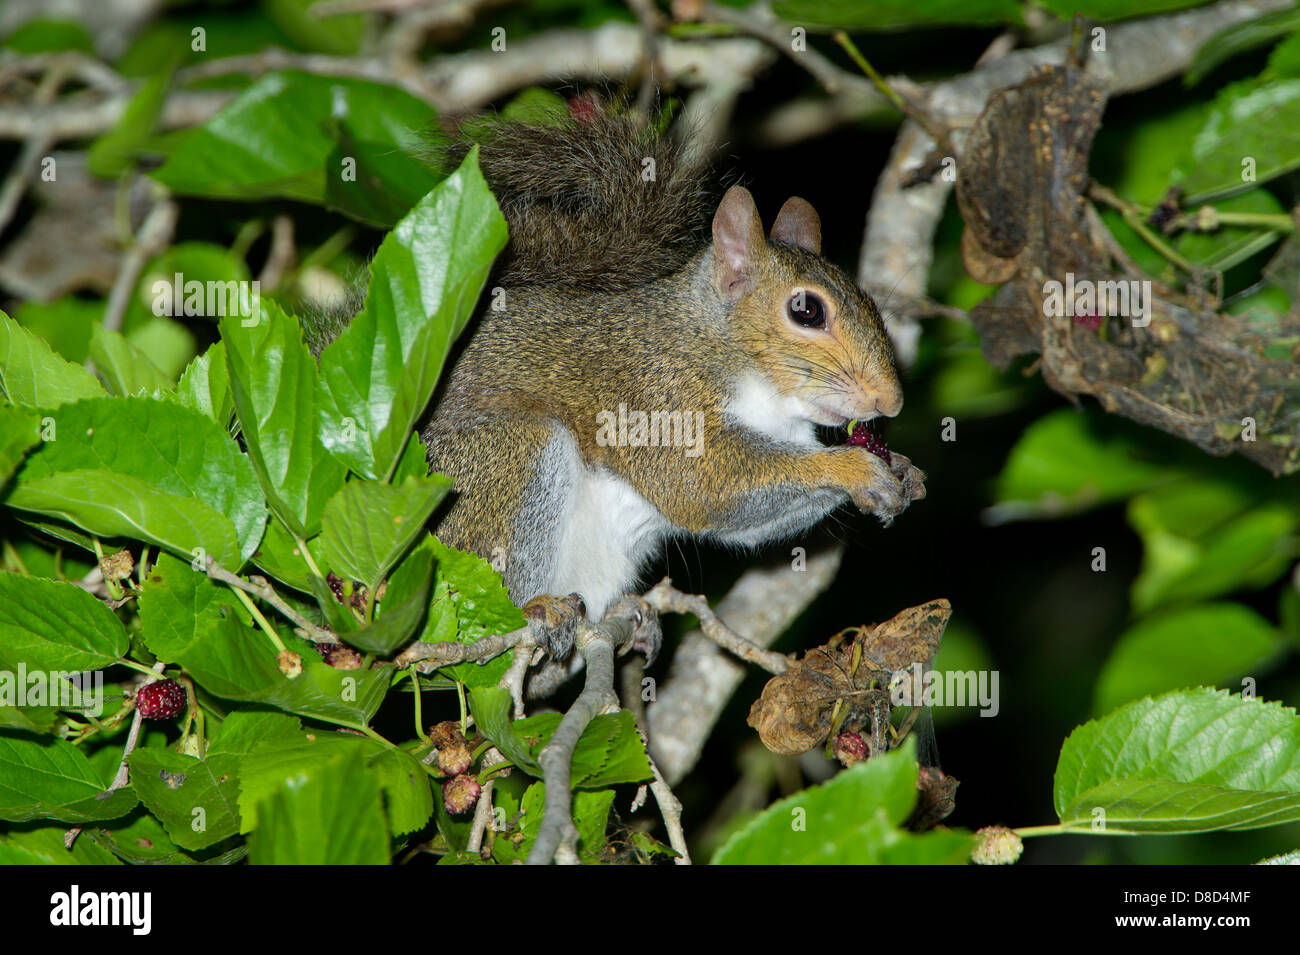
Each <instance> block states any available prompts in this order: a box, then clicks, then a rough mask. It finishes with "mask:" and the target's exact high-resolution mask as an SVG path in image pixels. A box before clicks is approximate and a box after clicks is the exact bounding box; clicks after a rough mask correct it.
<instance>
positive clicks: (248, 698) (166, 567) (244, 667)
mask: <svg viewBox="0 0 1300 955" xmlns="http://www.w3.org/2000/svg"><path fill="white" fill-rule="evenodd" d="M140 623H141V629H142V632H143V634H144V639H145V643H146V645H147V646H148V647H149V649H150V650H151V651H152V652H153V653H155V654H156V655H157V656H158V657H159V658H161V659H164V660H167V661H168V662H176V663H179V664H180V665H181V666H183V667H184V668H185V669H186V671H187V672H188V673H189V674H190V675H191V676H192V677H193V678H194V680H195V681H196V682H197V683H198V684H199V685H200V686H202V687H203V688H204V689H206V690H207V691H208V692H210V693H212V694H213V695H215V696H220V697H223V698H225V699H230V700H239V701H243V702H246V703H260V704H264V705H267V706H273V707H275V708H277V709H280V710H284V711H286V712H290V713H298V714H300V715H302V716H314V717H316V718H318V719H322V720H327V721H329V722H332V723H338V724H341V725H344V726H351V727H354V728H356V729H360V728H362V727H364V726H365V725H366V723H367V722H368V721H369V720H370V718H371V717H372V716H373V715H374V713H375V711H376V710H378V709H379V704H380V703H382V702H383V698H384V694H385V692H386V691H387V689H388V682H389V675H388V673H386V672H385V671H382V670H336V669H334V668H332V667H329V666H327V665H326V664H325V663H324V662H323V661H322V660H321V659H320V656H319V654H317V653H316V651H315V650H313V649H311V648H310V647H309V646H308V645H307V644H306V642H305V641H301V640H296V639H293V638H288V639H286V640H285V642H286V644H287V645H290V647H291V649H292V650H293V651H294V652H296V653H298V654H299V656H301V657H302V672H301V673H300V674H299V675H298V676H297V677H294V678H293V679H290V678H288V677H286V676H285V675H284V674H283V673H281V672H280V669H279V666H278V664H277V662H276V653H275V650H274V648H273V647H272V646H271V644H270V642H269V641H268V640H267V638H266V636H265V635H264V634H263V633H261V631H259V630H255V629H253V628H252V627H251V626H249V625H248V624H246V623H245V622H244V621H243V620H242V619H241V618H240V615H239V611H238V610H237V609H236V607H235V605H234V604H233V603H232V602H231V601H230V599H229V596H228V593H227V592H226V591H224V589H223V588H220V587H218V585H216V584H215V583H213V582H212V581H211V580H209V579H208V578H207V577H206V576H204V575H201V574H197V573H195V572H194V571H192V570H190V569H189V567H188V566H186V565H185V564H182V563H181V562H180V561H177V560H173V559H172V558H170V557H163V558H162V559H160V560H159V561H158V563H157V565H155V567H154V568H153V569H152V570H151V571H150V572H149V575H148V578H147V579H146V581H145V585H144V592H143V594H142V595H141V597H140Z"/></svg>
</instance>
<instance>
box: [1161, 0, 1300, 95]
mask: <svg viewBox="0 0 1300 955" xmlns="http://www.w3.org/2000/svg"><path fill="white" fill-rule="evenodd" d="M1296 29H1300V10H1296V9H1294V8H1293V9H1289V10H1275V11H1274V12H1272V13H1266V14H1264V15H1263V16H1261V17H1254V18H1252V19H1249V20H1246V21H1244V22H1241V23H1234V24H1233V25H1232V26H1230V27H1228V28H1227V29H1224V30H1220V31H1219V32H1218V33H1216V34H1214V36H1212V37H1210V38H1209V39H1208V40H1206V41H1205V43H1203V44H1201V48H1200V49H1199V50H1197V51H1196V56H1194V57H1193V58H1192V62H1191V64H1190V65H1189V66H1188V67H1187V73H1186V74H1185V75H1184V76H1183V83H1184V84H1185V85H1187V86H1195V85H1196V84H1197V83H1199V82H1200V81H1201V80H1203V79H1204V78H1205V77H1207V76H1209V75H1210V74H1211V73H1213V72H1214V71H1215V70H1216V69H1217V68H1218V67H1219V65H1220V64H1222V63H1226V62H1227V61H1228V60H1230V59H1232V58H1233V57H1234V56H1237V55H1239V54H1241V53H1244V52H1246V51H1247V50H1252V49H1254V48H1255V47H1257V46H1262V45H1263V44H1265V43H1271V42H1273V41H1274V40H1277V39H1278V38H1279V37H1281V36H1284V35H1286V34H1288V33H1290V32H1291V31H1293V30H1296Z"/></svg>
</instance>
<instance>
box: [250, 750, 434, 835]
mask: <svg viewBox="0 0 1300 955" xmlns="http://www.w3.org/2000/svg"><path fill="white" fill-rule="evenodd" d="M351 752H357V753H360V754H362V755H363V756H364V758H365V765H366V771H367V772H368V773H369V774H370V775H371V776H372V777H373V778H374V779H375V780H377V781H378V783H379V787H380V789H381V791H382V793H383V796H384V803H385V805H386V807H387V810H388V818H389V825H390V829H389V831H390V832H391V833H392V834H393V835H395V836H397V835H402V834H404V833H407V832H414V831H415V830H417V829H420V828H422V827H423V826H424V824H425V823H426V822H427V821H428V820H429V816H431V815H432V814H433V796H432V794H431V792H430V789H429V777H428V774H427V773H426V772H425V771H424V769H423V767H421V766H420V764H419V763H418V762H417V761H416V760H415V758H414V757H413V756H411V755H410V754H409V753H406V752H403V751H402V750H395V749H388V748H387V747H385V746H384V745H382V744H381V743H378V742H376V741H375V740H370V739H360V738H358V737H355V736H345V735H343V734H341V733H321V732H316V733H311V734H306V733H298V734H296V735H295V736H293V737H288V736H283V737H280V738H279V739H275V740H269V741H266V742H264V743H262V744H261V745H257V746H255V747H254V748H253V750H252V752H251V753H250V754H249V758H248V759H247V760H246V761H245V763H244V765H243V767H242V771H243V776H242V778H241V784H240V786H241V788H240V797H239V799H240V811H241V813H243V817H244V831H249V830H251V829H253V828H255V827H256V826H258V824H259V818H258V812H259V807H260V806H261V805H262V804H263V803H264V801H265V800H266V799H267V798H268V797H270V796H271V795H272V794H274V793H275V791H276V790H277V789H279V788H280V787H282V786H283V785H285V783H286V781H288V780H290V779H293V778H295V777H298V776H303V775H308V774H310V773H311V772H312V771H313V770H314V769H315V768H316V767H318V766H320V765H323V764H325V763H329V762H331V761H335V760H337V759H339V758H340V757H341V756H343V755H344V754H346V753H351Z"/></svg>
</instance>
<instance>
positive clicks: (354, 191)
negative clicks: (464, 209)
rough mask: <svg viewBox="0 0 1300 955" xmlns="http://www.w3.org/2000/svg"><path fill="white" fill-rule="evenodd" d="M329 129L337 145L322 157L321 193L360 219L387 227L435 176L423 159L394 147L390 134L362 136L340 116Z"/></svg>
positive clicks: (426, 189) (436, 179)
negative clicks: (325, 172)
mask: <svg viewBox="0 0 1300 955" xmlns="http://www.w3.org/2000/svg"><path fill="white" fill-rule="evenodd" d="M334 135H335V137H336V138H337V140H338V146H336V147H335V149H334V151H333V152H332V153H331V154H330V157H329V159H328V160H326V169H327V170H329V174H328V175H327V176H326V179H325V198H326V201H327V202H328V203H329V205H330V206H332V207H333V208H335V209H338V210H339V211H341V212H343V213H345V214H346V215H348V216H351V217H352V218H353V219H356V220H358V221H360V222H365V223H369V224H370V225H374V226H378V227H380V228H383V229H390V228H392V227H393V225H395V224H396V223H397V222H398V220H400V219H401V218H402V216H404V215H406V214H407V213H408V212H410V211H411V208H412V207H413V206H414V205H415V204H416V203H417V202H419V201H420V199H422V198H423V197H424V196H425V194H426V193H428V192H429V190H430V189H432V188H433V187H434V186H436V185H437V184H438V182H439V180H440V179H441V177H440V176H439V175H438V174H437V173H435V172H434V170H433V168H432V167H431V166H430V165H429V164H428V163H427V162H425V161H424V160H423V159H421V158H419V157H417V156H416V155H414V154H413V153H411V152H407V151H405V150H402V149H394V148H393V141H392V140H391V139H385V140H382V141H380V142H373V141H370V140H366V139H364V138H362V137H360V136H358V135H357V134H356V133H355V132H354V131H353V129H352V124H351V123H347V122H342V121H339V122H337V123H336V124H335V132H334ZM425 148H430V147H429V146H427V145H426V147H425ZM345 164H346V165H345ZM352 164H355V168H353V167H352ZM345 171H346V175H344V174H343V173H344V172H345Z"/></svg>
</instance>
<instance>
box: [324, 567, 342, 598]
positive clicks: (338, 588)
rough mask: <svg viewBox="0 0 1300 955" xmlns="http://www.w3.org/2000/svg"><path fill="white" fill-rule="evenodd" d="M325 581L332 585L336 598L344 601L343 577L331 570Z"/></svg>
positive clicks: (331, 588)
mask: <svg viewBox="0 0 1300 955" xmlns="http://www.w3.org/2000/svg"><path fill="white" fill-rule="evenodd" d="M325 582H326V583H327V584H329V585H330V590H332V591H333V592H334V599H335V600H337V601H338V602H339V603H343V578H342V577H340V576H339V575H338V574H336V573H334V572H333V571H330V572H329V573H328V574H326V575H325Z"/></svg>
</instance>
